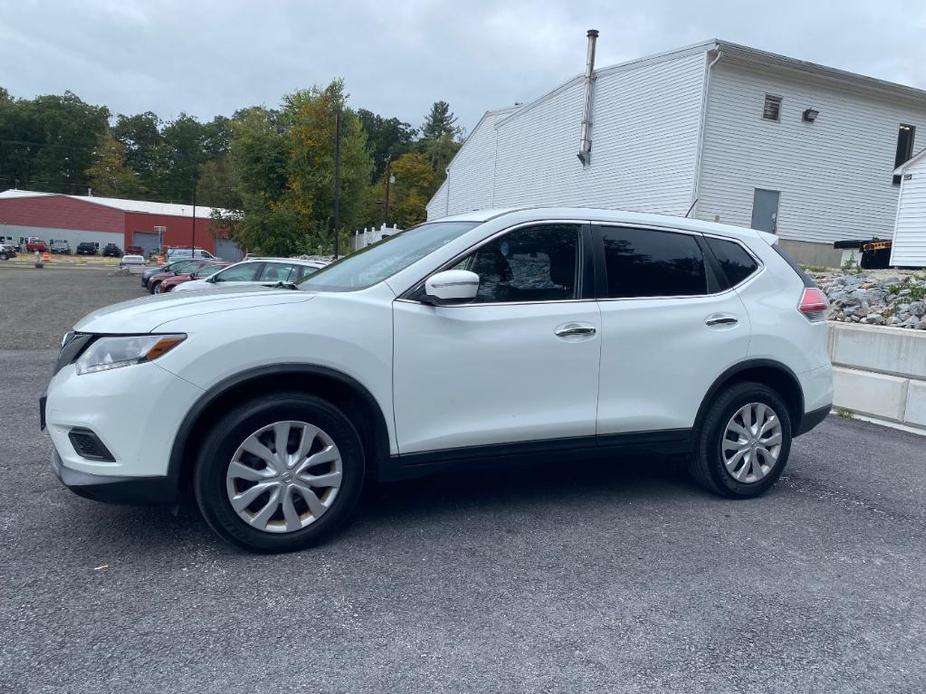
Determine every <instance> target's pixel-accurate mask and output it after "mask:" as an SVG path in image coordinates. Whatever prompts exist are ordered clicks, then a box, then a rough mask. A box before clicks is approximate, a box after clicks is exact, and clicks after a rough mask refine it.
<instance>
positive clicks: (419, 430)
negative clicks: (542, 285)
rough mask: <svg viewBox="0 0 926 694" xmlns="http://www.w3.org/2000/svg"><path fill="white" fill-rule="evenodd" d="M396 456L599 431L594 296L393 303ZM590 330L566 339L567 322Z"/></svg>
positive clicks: (598, 351)
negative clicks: (528, 300)
mask: <svg viewBox="0 0 926 694" xmlns="http://www.w3.org/2000/svg"><path fill="white" fill-rule="evenodd" d="M394 315H395V378H394V380H395V417H396V432H397V435H398V448H399V451H400V452H401V453H402V454H406V453H413V452H420V451H427V450H432V449H448V448H456V447H461V446H474V445H487V444H495V443H504V442H513V441H525V440H535V439H543V438H547V439H556V438H562V437H576V436H591V435H594V433H595V405H596V398H597V393H598V359H599V353H600V342H599V336H598V335H599V333H600V328H601V320H600V315H599V311H598V307H597V305H596V304H595V302H594V301H562V302H549V303H547V302H540V303H526V304H516V303H508V304H505V303H500V304H485V305H481V304H471V305H463V306H445V307H435V306H428V305H425V304H421V303H417V302H414V301H404V300H400V301H396V302H395V304H394ZM568 323H582V324H583V325H588V326H592V327H594V328H595V330H596V334H594V335H592V336H590V337H587V338H583V339H563V338H561V337H557V336H556V335H555V334H554V331H555V330H556V329H557V328H558V327H559V326H562V325H564V324H568Z"/></svg>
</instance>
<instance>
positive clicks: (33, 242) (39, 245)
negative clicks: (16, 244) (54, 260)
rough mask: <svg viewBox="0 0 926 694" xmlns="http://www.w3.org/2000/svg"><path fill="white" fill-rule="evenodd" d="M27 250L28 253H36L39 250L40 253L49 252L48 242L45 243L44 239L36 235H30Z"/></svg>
mask: <svg viewBox="0 0 926 694" xmlns="http://www.w3.org/2000/svg"><path fill="white" fill-rule="evenodd" d="M26 252H28V253H36V252H38V253H47V252H48V244H47V243H45V242H44V241H42V239H39V238H36V237H34V236H33V237H30V238H29V240H28V241H26Z"/></svg>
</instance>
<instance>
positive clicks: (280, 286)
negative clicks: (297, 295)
mask: <svg viewBox="0 0 926 694" xmlns="http://www.w3.org/2000/svg"><path fill="white" fill-rule="evenodd" d="M265 286H267V287H270V288H271V289H299V286H298V285H297V284H296V283H295V282H284V281H283V280H280V281H279V282H277V283H276V284H268V285H265Z"/></svg>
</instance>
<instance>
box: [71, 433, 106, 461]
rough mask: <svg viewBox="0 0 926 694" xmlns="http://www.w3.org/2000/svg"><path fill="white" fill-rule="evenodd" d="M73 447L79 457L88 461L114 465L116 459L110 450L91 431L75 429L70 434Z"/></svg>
mask: <svg viewBox="0 0 926 694" xmlns="http://www.w3.org/2000/svg"><path fill="white" fill-rule="evenodd" d="M68 438H69V439H70V440H71V445H72V446H74V450H75V451H77V455H79V456H80V457H81V458H86V459H87V460H100V461H104V462H107V463H114V462H116V459H115V458H113V454H112V453H110V452H109V449H107V448H106V446H104V445H103V442H102V441H100V439H99V438H98V437H97V435H96V434H94V433H93V432H92V431H90V430H89V429H84V428H82V427H75V428H74V429H71V431H70V432H69V433H68Z"/></svg>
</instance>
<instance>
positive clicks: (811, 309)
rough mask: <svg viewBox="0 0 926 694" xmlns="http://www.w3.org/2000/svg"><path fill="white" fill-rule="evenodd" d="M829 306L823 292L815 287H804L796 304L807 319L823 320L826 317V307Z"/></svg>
mask: <svg viewBox="0 0 926 694" xmlns="http://www.w3.org/2000/svg"><path fill="white" fill-rule="evenodd" d="M828 308H829V302H828V301H827V299H826V294H824V293H823V292H822V291H820V289H818V288H817V287H804V293H803V294H801V302H800V303H799V304H798V305H797V310H798V311H800V312H801V313H803V314H804V316H805V317H806V318H807V320H823V319H824V318H826V309H828Z"/></svg>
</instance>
